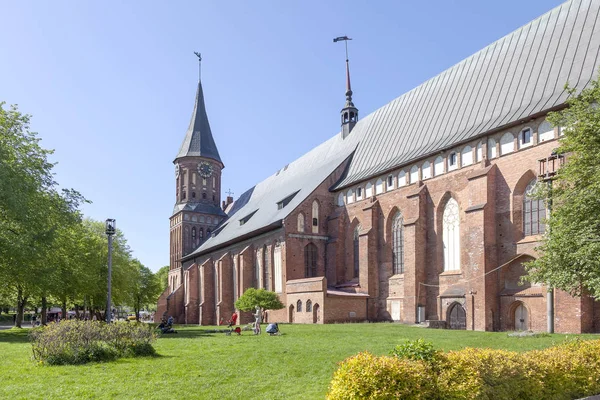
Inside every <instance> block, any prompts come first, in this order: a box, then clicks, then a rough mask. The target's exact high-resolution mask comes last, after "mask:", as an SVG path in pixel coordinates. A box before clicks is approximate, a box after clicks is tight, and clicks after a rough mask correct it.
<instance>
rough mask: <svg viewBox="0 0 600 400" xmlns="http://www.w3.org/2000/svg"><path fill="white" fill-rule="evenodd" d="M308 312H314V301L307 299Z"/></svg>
mask: <svg viewBox="0 0 600 400" xmlns="http://www.w3.org/2000/svg"><path fill="white" fill-rule="evenodd" d="M306 312H312V301H310V300H306Z"/></svg>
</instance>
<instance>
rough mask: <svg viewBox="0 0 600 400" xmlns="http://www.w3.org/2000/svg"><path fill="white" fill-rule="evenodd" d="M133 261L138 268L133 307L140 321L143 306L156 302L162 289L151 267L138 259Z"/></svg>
mask: <svg viewBox="0 0 600 400" xmlns="http://www.w3.org/2000/svg"><path fill="white" fill-rule="evenodd" d="M132 262H133V263H134V264H135V267H136V268H137V277H136V282H135V285H134V286H133V309H134V310H135V318H136V319H137V320H138V321H139V320H140V310H141V309H142V307H148V306H149V305H150V304H155V303H156V302H157V300H158V296H159V295H160V293H161V292H162V290H161V288H160V286H159V282H158V280H157V279H156V277H155V275H154V274H153V273H152V271H150V269H149V268H146V267H144V266H143V265H142V263H140V262H139V261H138V260H133V261H132Z"/></svg>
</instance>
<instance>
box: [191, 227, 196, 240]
mask: <svg viewBox="0 0 600 400" xmlns="http://www.w3.org/2000/svg"><path fill="white" fill-rule="evenodd" d="M192 243H193V244H196V228H195V227H194V228H192Z"/></svg>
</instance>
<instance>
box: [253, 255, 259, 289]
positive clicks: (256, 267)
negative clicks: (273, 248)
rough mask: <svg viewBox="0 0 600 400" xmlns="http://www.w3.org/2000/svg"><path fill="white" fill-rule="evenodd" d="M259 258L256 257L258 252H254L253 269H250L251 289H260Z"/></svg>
mask: <svg viewBox="0 0 600 400" xmlns="http://www.w3.org/2000/svg"><path fill="white" fill-rule="evenodd" d="M259 284H260V258H259V257H258V250H257V251H255V252H254V267H253V268H252V287H254V288H256V289H260V287H259V286H258V285H259Z"/></svg>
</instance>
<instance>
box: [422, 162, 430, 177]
mask: <svg viewBox="0 0 600 400" xmlns="http://www.w3.org/2000/svg"><path fill="white" fill-rule="evenodd" d="M421 175H422V177H423V180H425V179H429V178H431V163H430V162H429V161H425V162H424V163H423V165H422V166H421Z"/></svg>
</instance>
